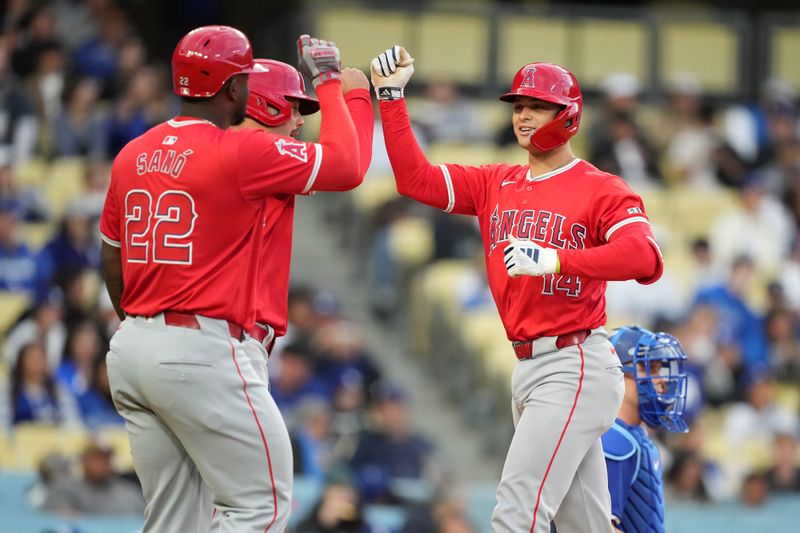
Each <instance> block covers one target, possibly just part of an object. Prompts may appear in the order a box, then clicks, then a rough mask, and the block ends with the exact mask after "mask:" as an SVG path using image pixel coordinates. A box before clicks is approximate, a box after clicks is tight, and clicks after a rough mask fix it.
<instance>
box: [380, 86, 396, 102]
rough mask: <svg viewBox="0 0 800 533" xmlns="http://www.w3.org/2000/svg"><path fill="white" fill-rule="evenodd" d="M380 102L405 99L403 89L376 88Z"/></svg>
mask: <svg viewBox="0 0 800 533" xmlns="http://www.w3.org/2000/svg"><path fill="white" fill-rule="evenodd" d="M375 95H376V96H377V97H378V100H399V99H401V98H403V88H402V87H375Z"/></svg>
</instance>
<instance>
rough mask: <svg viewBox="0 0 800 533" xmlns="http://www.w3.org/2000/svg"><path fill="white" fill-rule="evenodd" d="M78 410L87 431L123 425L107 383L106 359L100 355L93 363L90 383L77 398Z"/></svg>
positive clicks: (123, 422) (123, 421) (123, 420)
mask: <svg viewBox="0 0 800 533" xmlns="http://www.w3.org/2000/svg"><path fill="white" fill-rule="evenodd" d="M78 409H79V410H80V413H81V419H83V423H84V425H85V426H86V427H87V428H88V429H89V430H96V429H99V428H104V427H108V426H121V425H123V424H125V419H123V418H122V417H121V416H120V415H119V413H117V410H116V409H115V408H114V401H113V400H112V398H111V387H110V386H109V383H108V371H107V369H106V358H105V357H103V356H102V355H101V357H98V358H96V359H95V361H94V368H93V369H92V373H91V381H90V382H89V385H88V387H87V388H86V391H85V392H84V393H83V394H81V395H80V396H79V397H78Z"/></svg>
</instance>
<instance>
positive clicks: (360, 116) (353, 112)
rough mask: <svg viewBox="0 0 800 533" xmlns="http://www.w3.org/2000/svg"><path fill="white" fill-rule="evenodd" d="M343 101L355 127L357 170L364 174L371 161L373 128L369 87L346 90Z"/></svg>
mask: <svg viewBox="0 0 800 533" xmlns="http://www.w3.org/2000/svg"><path fill="white" fill-rule="evenodd" d="M344 101H345V103H346V104H347V109H348V111H350V117H351V118H352V119H353V124H354V125H355V127H356V135H357V136H358V153H359V156H360V160H359V163H358V170H359V173H360V174H361V176H364V175H365V174H366V173H367V169H368V168H369V164H370V162H371V161H372V137H373V133H374V130H375V119H374V117H373V114H372V101H371V100H370V92H369V89H353V90H350V91H347V93H346V94H345V95H344Z"/></svg>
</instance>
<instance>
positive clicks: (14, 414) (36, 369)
mask: <svg viewBox="0 0 800 533" xmlns="http://www.w3.org/2000/svg"><path fill="white" fill-rule="evenodd" d="M6 397H7V398H8V399H9V400H10V409H9V414H10V419H9V422H10V423H11V425H15V424H22V423H36V424H58V425H79V424H80V420H79V417H78V413H77V409H76V407H75V403H74V401H73V400H72V398H71V397H70V395H69V393H68V392H66V391H65V390H64V389H63V388H61V387H60V386H59V385H58V384H57V383H56V382H55V380H54V379H53V377H52V376H51V375H50V371H49V370H48V368H47V358H46V356H45V353H44V347H43V346H42V345H41V343H38V342H32V343H29V344H26V345H25V346H23V347H22V349H21V350H20V354H19V356H18V357H17V364H16V366H15V367H14V368H13V369H12V371H11V386H10V390H7V391H6Z"/></svg>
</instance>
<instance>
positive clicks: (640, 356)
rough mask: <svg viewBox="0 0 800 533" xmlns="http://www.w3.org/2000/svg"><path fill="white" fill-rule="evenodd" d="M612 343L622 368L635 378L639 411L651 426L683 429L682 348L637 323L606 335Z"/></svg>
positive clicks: (684, 400)
mask: <svg viewBox="0 0 800 533" xmlns="http://www.w3.org/2000/svg"><path fill="white" fill-rule="evenodd" d="M608 340H609V341H611V344H613V345H614V349H615V350H616V351H617V355H618V356H619V360H620V362H622V370H623V371H624V372H625V373H626V374H628V375H630V376H632V377H633V379H634V380H635V381H636V390H637V391H638V393H639V415H640V416H641V417H642V420H644V421H645V423H646V424H647V425H648V426H650V427H651V428H657V427H658V426H663V427H664V428H666V429H667V430H668V431H676V432H686V431H689V427H688V426H687V425H686V422H685V421H684V420H683V410H684V407H685V406H686V379H687V378H686V370H685V368H684V363H685V361H686V352H685V351H684V349H683V346H681V343H680V342H679V341H678V339H676V338H675V337H673V336H672V335H670V334H668V333H653V332H652V331H649V330H647V329H644V328H640V327H639V326H624V327H621V328H619V329H617V330H615V331H614V332H613V333H612V334H611V337H609V339H608Z"/></svg>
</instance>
